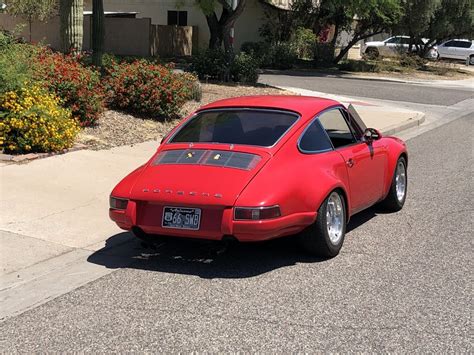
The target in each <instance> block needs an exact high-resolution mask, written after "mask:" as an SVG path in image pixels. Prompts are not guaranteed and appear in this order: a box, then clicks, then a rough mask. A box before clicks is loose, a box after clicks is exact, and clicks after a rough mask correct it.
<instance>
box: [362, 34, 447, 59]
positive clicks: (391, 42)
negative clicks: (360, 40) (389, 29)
mask: <svg viewBox="0 0 474 355" xmlns="http://www.w3.org/2000/svg"><path fill="white" fill-rule="evenodd" d="M425 43H426V40H425V39H422V40H419V42H415V43H414V45H413V47H412V51H416V50H417V49H418V48H419V47H420V46H423V45H424V44H425ZM409 48H410V37H409V36H393V37H390V38H387V39H386V40H384V41H374V42H366V43H365V44H364V45H363V46H362V48H361V55H362V56H366V57H368V58H377V57H396V56H398V55H400V54H403V53H407V52H408V50H409ZM425 57H426V58H427V59H432V60H435V59H436V58H437V57H438V52H437V50H436V48H432V49H431V50H429V51H428V53H427V54H426V55H425Z"/></svg>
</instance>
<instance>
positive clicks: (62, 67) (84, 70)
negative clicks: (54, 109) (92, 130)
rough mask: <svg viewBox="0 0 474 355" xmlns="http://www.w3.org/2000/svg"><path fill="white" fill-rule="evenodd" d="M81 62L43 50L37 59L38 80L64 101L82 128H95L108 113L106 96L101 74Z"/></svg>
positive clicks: (75, 58)
mask: <svg viewBox="0 0 474 355" xmlns="http://www.w3.org/2000/svg"><path fill="white" fill-rule="evenodd" d="M79 59H80V58H79V57H78V56H73V55H64V54H62V53H54V52H52V51H51V50H50V49H46V48H42V50H41V51H40V53H39V55H38V56H37V58H36V63H35V65H36V66H37V70H36V75H35V79H36V80H38V81H41V82H43V83H44V85H45V86H46V88H47V89H48V90H49V91H51V92H54V93H55V94H56V95H57V96H59V97H60V98H61V99H62V101H63V103H64V106H66V107H68V108H70V109H71V112H72V115H73V117H74V118H76V119H78V121H79V123H80V124H81V126H91V125H94V124H95V123H96V122H97V119H98V118H99V115H100V114H101V113H102V112H103V111H104V103H105V102H104V101H105V100H104V99H105V95H104V90H103V87H102V84H101V82H100V80H101V77H100V73H99V72H98V71H97V70H95V69H94V68H91V67H86V66H83V65H82V64H81V62H80V60H79Z"/></svg>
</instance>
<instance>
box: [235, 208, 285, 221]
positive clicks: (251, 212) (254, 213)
mask: <svg viewBox="0 0 474 355" xmlns="http://www.w3.org/2000/svg"><path fill="white" fill-rule="evenodd" d="M280 216H281V212H280V207H279V206H271V207H235V208H234V219H235V220H238V221H247V220H250V221H259V220H263V219H272V218H277V217H280Z"/></svg>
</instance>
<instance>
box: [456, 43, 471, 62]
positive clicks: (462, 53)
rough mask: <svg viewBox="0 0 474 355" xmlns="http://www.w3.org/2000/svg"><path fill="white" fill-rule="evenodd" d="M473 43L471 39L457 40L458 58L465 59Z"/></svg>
mask: <svg viewBox="0 0 474 355" xmlns="http://www.w3.org/2000/svg"><path fill="white" fill-rule="evenodd" d="M471 45H472V42H471V41H456V46H455V55H456V59H463V60H465V59H466V58H467V57H469V49H470V48H471Z"/></svg>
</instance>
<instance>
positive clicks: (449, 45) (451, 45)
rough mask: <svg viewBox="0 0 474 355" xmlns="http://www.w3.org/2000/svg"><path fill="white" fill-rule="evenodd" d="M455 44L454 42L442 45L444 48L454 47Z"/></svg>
mask: <svg viewBox="0 0 474 355" xmlns="http://www.w3.org/2000/svg"><path fill="white" fill-rule="evenodd" d="M455 44H456V42H455V41H448V42H446V43H445V44H444V46H445V47H454V46H455Z"/></svg>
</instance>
